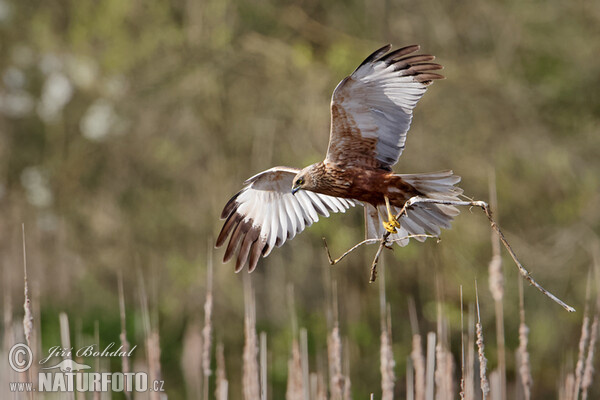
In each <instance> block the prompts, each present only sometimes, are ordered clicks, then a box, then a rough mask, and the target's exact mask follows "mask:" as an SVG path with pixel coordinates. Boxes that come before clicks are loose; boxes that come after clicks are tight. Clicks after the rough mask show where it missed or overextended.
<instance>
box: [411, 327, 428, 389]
mask: <svg viewBox="0 0 600 400" xmlns="http://www.w3.org/2000/svg"><path fill="white" fill-rule="evenodd" d="M410 357H411V359H412V362H413V366H414V369H415V400H425V356H424V355H423V344H422V339H421V335H419V334H416V335H413V338H412V352H411V353H410Z"/></svg>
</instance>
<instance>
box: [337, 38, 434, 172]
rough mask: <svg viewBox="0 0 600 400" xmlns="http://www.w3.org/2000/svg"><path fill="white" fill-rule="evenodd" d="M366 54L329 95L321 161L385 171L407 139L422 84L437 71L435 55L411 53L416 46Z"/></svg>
mask: <svg viewBox="0 0 600 400" xmlns="http://www.w3.org/2000/svg"><path fill="white" fill-rule="evenodd" d="M390 49H391V45H387V46H384V47H382V48H381V49H379V50H377V51H376V52H374V53H373V54H371V55H370V56H369V57H367V59H366V60H365V61H363V63H362V64H361V65H360V66H359V67H358V68H357V69H356V70H355V71H354V72H353V73H352V75H350V76H349V77H347V78H345V79H344V80H343V81H341V82H340V83H339V84H338V86H337V87H336V89H335V91H334V92H333V96H332V98H331V135H330V137H329V148H328V150H327V157H326V159H325V161H326V162H332V163H339V164H343V165H350V166H356V167H361V168H384V169H390V168H391V166H392V165H394V164H395V163H396V162H397V161H398V158H399V157H400V154H402V150H403V149H404V143H405V141H406V133H407V132H408V129H409V128H410V122H411V120H412V110H413V108H415V106H416V104H417V102H418V101H419V99H420V98H421V96H423V94H424V93H425V90H426V89H427V86H428V85H429V84H431V82H432V81H433V80H435V79H443V78H444V77H443V76H442V75H439V74H436V73H433V72H431V71H433V70H438V69H441V68H442V66H441V65H439V64H434V63H431V62H430V61H432V60H433V59H434V58H435V57H433V56H430V55H414V54H412V53H414V52H416V51H417V50H419V46H416V45H415V46H408V47H403V48H401V49H398V50H395V51H392V52H390Z"/></svg>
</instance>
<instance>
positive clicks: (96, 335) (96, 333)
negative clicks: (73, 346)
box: [92, 320, 102, 400]
mask: <svg viewBox="0 0 600 400" xmlns="http://www.w3.org/2000/svg"><path fill="white" fill-rule="evenodd" d="M94 343H96V344H97V345H98V347H100V321H98V320H95V321H94ZM94 361H95V364H96V365H95V368H96V371H100V361H101V360H100V357H96V358H95V360H94ZM101 395H102V392H100V391H99V390H95V391H94V393H93V394H92V398H93V399H94V400H100V396H101Z"/></svg>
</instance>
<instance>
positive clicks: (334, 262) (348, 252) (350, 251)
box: [323, 238, 381, 265]
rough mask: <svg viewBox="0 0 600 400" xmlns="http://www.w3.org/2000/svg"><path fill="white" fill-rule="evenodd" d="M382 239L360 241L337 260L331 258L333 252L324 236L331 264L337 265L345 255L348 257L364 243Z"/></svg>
mask: <svg viewBox="0 0 600 400" xmlns="http://www.w3.org/2000/svg"><path fill="white" fill-rule="evenodd" d="M380 240H381V239H367V240H363V241H362V242H360V243H358V244H357V245H355V246H353V247H351V248H350V249H349V250H347V251H346V252H345V253H344V254H342V255H341V256H339V257H338V258H336V259H335V260H334V259H332V258H331V253H330V252H329V246H327V239H325V238H323V243H324V244H325V250H326V251H327V258H328V259H329V264H331V265H335V264H337V263H339V262H340V261H342V259H343V258H344V257H346V256H347V255H348V254H350V253H352V252H353V251H354V250H356V249H357V248H358V247H360V246H362V245H363V244H373V243H377V242H379V241H380Z"/></svg>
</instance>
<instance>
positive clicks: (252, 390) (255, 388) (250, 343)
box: [242, 275, 260, 400]
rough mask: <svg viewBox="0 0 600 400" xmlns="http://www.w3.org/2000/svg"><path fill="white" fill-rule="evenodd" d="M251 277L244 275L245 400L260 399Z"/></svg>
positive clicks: (254, 307)
mask: <svg viewBox="0 0 600 400" xmlns="http://www.w3.org/2000/svg"><path fill="white" fill-rule="evenodd" d="M250 279H251V278H250V275H244V295H245V296H244V297H245V317H244V337H245V341H244V355H243V361H244V365H243V378H242V379H243V382H242V387H243V395H244V399H245V400H257V399H259V398H260V384H259V367H258V361H257V359H256V358H257V356H258V339H257V337H256V306H255V302H254V290H253V288H252V284H251V281H250Z"/></svg>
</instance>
